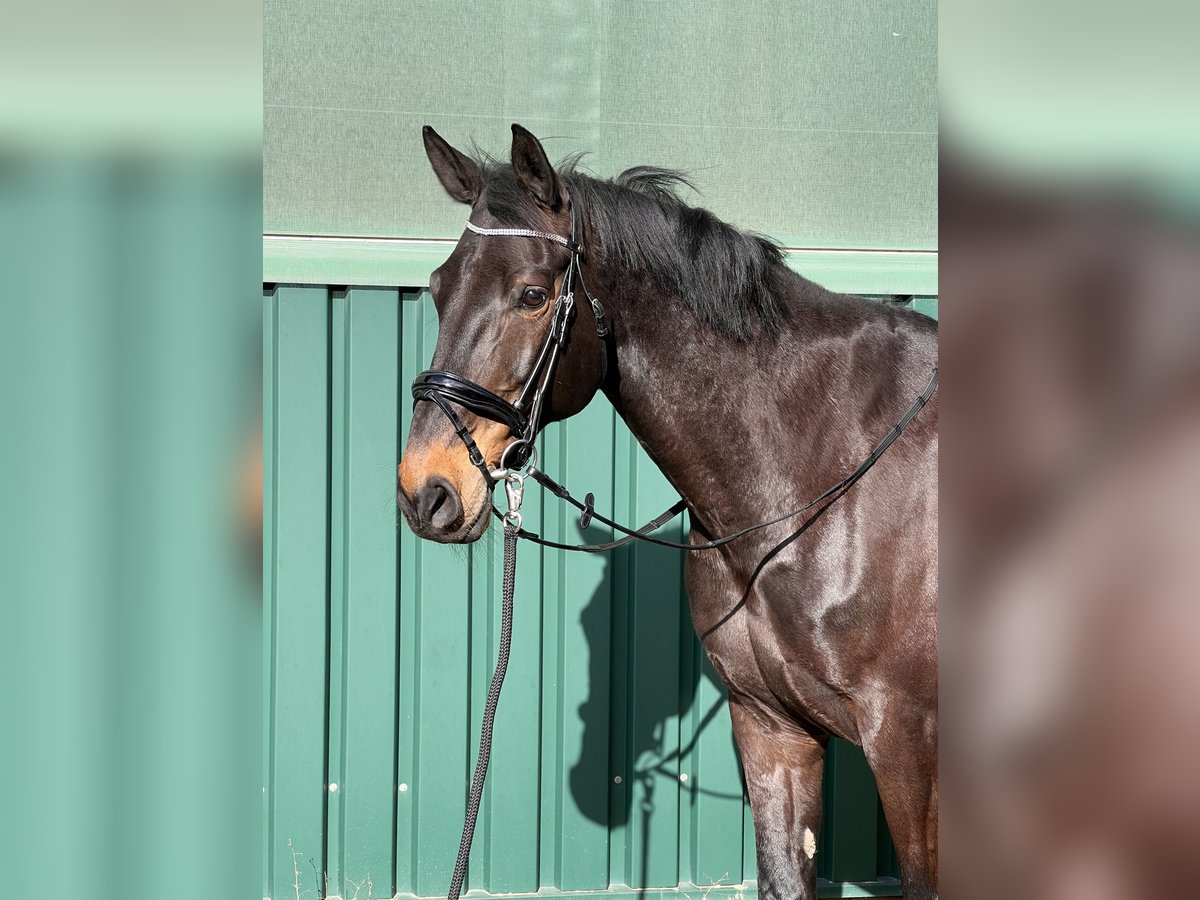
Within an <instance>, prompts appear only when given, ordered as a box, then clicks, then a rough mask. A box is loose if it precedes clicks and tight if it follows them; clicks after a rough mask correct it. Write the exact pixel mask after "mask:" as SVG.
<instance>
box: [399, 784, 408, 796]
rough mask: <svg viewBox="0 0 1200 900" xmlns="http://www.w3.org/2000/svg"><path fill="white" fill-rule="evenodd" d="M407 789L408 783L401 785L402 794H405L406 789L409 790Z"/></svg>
mask: <svg viewBox="0 0 1200 900" xmlns="http://www.w3.org/2000/svg"><path fill="white" fill-rule="evenodd" d="M407 790H408V785H407V784H402V785H400V793H402V794H403V793H404V792H405V791H407Z"/></svg>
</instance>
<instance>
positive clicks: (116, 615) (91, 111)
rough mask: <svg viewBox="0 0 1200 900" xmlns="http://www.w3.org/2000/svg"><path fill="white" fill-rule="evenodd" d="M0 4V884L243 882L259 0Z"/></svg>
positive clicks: (35, 891)
mask: <svg viewBox="0 0 1200 900" xmlns="http://www.w3.org/2000/svg"><path fill="white" fill-rule="evenodd" d="M0 21H2V23H3V24H0V85H2V87H0V276H2V277H0V285H2V287H0V293H2V296H3V309H4V316H3V324H2V325H0V372H2V373H3V375H2V377H0V384H2V387H0V396H2V397H3V423H4V426H3V427H4V432H3V440H2V441H0V448H2V449H0V459H2V460H3V464H2V465H0V479H2V483H3V492H2V494H0V496H3V501H2V502H3V510H4V512H3V517H2V519H0V536H2V540H0V597H3V607H4V616H5V621H4V623H3V624H2V625H0V682H2V684H3V697H4V700H3V711H4V715H3V739H2V740H0V760H2V762H3V771H4V772H5V775H6V781H7V786H6V788H5V790H4V802H3V809H4V814H3V816H0V860H3V863H4V871H5V875H6V890H9V891H12V892H13V893H14V894H16V895H19V896H28V897H37V896H49V895H54V894H68V895H75V896H83V897H96V898H109V897H118V896H120V897H163V896H172V897H197V898H198V897H213V896H223V897H232V896H237V895H241V896H254V893H253V891H254V886H255V878H256V876H257V873H258V869H259V859H260V851H259V837H258V835H259V831H258V822H259V818H260V808H261V779H260V777H259V767H260V765H261V742H260V740H259V736H258V735H259V731H260V729H259V726H258V722H259V712H258V710H259V707H260V705H261V704H260V700H259V697H260V687H259V684H260V675H259V673H260V665H259V662H258V659H259V654H260V649H259V648H260V641H261V638H260V633H261V632H260V628H259V621H260V616H261V601H260V597H259V569H258V560H257V551H256V550H254V546H255V545H256V543H257V540H258V538H257V533H258V529H259V526H258V524H257V522H258V504H257V501H256V500H255V499H254V496H253V495H254V493H255V491H256V490H257V487H256V484H255V482H256V479H257V473H258V471H259V463H258V458H257V449H256V448H255V446H254V444H255V435H256V434H257V430H258V421H259V418H260V416H259V399H258V389H257V387H256V385H257V384H258V383H259V368H260V359H261V357H260V353H261V351H260V349H259V348H260V340H259V337H258V335H259V331H260V328H261V326H260V324H259V323H260V310H259V306H258V304H259V302H260V301H259V297H260V296H261V294H260V289H259V286H258V282H259V272H260V267H261V243H260V240H261V239H260V237H259V234H260V231H261V221H262V216H261V164H260V135H261V32H262V28H261V9H260V8H258V7H257V6H256V5H255V4H254V3H243V2H238V3H230V2H224V0H217V2H214V3H204V4H179V3H171V2H167V3H158V2H155V3H149V2H145V0H123V2H120V3H80V2H77V0H66V2H59V0H55V2H49V3H45V4H20V5H17V4H6V5H5V7H4V11H3V16H2V17H0Z"/></svg>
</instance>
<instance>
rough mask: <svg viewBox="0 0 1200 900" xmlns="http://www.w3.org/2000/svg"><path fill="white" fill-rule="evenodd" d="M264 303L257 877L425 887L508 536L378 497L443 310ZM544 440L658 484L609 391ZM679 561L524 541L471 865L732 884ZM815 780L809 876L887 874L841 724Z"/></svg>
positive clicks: (571, 529)
mask: <svg viewBox="0 0 1200 900" xmlns="http://www.w3.org/2000/svg"><path fill="white" fill-rule="evenodd" d="M917 303H918V304H919V305H921V306H924V307H926V308H927V309H928V308H929V306H931V305H932V304H933V301H932V300H918V301H917ZM264 324H265V329H264V348H265V359H264V363H265V380H264V409H265V416H264V420H265V433H264V448H265V453H264V476H265V485H266V497H265V503H266V507H265V509H266V514H265V520H266V530H265V536H264V540H265V555H266V564H265V567H264V592H265V598H266V600H265V616H266V628H265V635H266V637H265V640H266V647H265V651H266V652H265V654H264V658H265V665H266V676H265V679H264V684H265V690H266V697H265V709H266V710H268V713H269V714H268V720H267V721H268V724H267V729H268V734H267V736H266V740H265V741H264V747H265V756H266V758H265V760H264V768H265V778H266V782H265V788H264V796H265V804H266V815H265V817H264V821H265V831H266V833H265V836H264V847H266V848H267V849H266V865H265V876H264V877H265V881H264V889H263V893H264V896H265V897H271V898H284V897H287V898H291V897H296V896H299V897H316V896H341V897H346V898H350V897H357V898H360V900H362V898H367V897H375V898H378V897H392V896H394V895H401V896H405V897H407V896H418V897H433V896H438V895H440V894H444V892H445V890H446V888H447V886H448V884H449V880H450V873H451V869H452V867H453V862H454V855H455V852H456V850H457V845H458V837H459V831H460V828H461V825H462V818H463V810H464V808H465V803H466V792H467V785H468V780H469V776H470V766H471V763H472V761H473V760H474V758H475V743H476V740H477V734H478V728H479V720H480V717H481V715H482V709H483V699H484V694H485V691H486V686H487V681H488V678H489V675H490V672H491V668H492V663H493V659H494V654H495V646H496V635H497V627H498V622H497V616H496V612H497V609H498V604H499V570H500V559H499V556H500V547H499V542H498V541H496V540H495V535H494V534H493V533H489V535H487V536H485V538H484V539H483V540H482V541H481V542H480V543H479V544H476V545H474V546H472V547H470V548H463V547H445V546H439V545H434V544H430V543H425V542H421V541H418V540H417V539H415V538H414V537H413V535H412V534H411V533H410V532H409V531H408V530H407V528H405V527H403V526H402V525H400V524H399V523H398V521H397V513H396V507H395V498H394V492H395V477H396V476H395V468H396V463H397V460H398V459H399V455H400V451H401V447H402V444H403V439H404V435H405V434H406V432H407V429H408V421H409V416H410V413H411V408H410V407H411V404H410V402H409V399H408V398H409V395H408V384H409V383H410V381H411V380H412V378H413V376H414V375H416V373H417V372H418V371H420V370H421V369H422V368H424V367H425V365H426V364H427V362H428V360H429V358H430V357H431V355H432V353H433V347H434V343H435V340H436V335H437V320H436V314H435V312H434V310H433V306H432V303H431V302H430V301H429V299H428V294H427V293H426V292H421V293H404V292H402V291H399V290H395V289H381V288H351V289H349V290H337V289H330V288H327V287H323V286H315V287H286V286H280V287H271V288H270V289H269V290H268V291H267V293H266V296H265V303H264ZM541 459H542V461H543V466H544V467H545V468H546V469H547V471H549V472H551V473H553V474H554V475H555V476H556V477H559V478H560V479H565V481H566V483H568V484H571V485H573V486H575V487H576V489H578V490H584V491H586V490H592V491H594V492H595V493H596V501H597V506H598V507H599V508H601V509H612V510H614V511H615V513H616V516H617V518H618V519H620V520H623V521H634V520H637V521H644V520H645V519H647V518H649V517H650V516H651V515H653V514H655V513H658V512H660V511H661V510H662V509H663V508H665V506H667V505H668V504H669V503H670V502H671V501H672V500H673V499H674V495H673V494H672V492H671V491H670V489H669V487H668V486H667V484H666V482H665V480H664V479H663V477H662V476H661V475H660V474H659V473H658V471H657V469H655V467H654V466H653V464H651V463H650V462H649V461H648V460H647V459H646V457H645V456H644V455H643V454H642V452H641V450H640V448H639V447H638V446H637V443H636V441H635V440H634V439H633V438H632V436H631V435H630V434H629V433H628V431H626V430H625V428H624V426H623V425H622V424H621V422H620V421H619V420H618V419H617V418H616V416H615V414H614V413H613V411H612V409H611V407H610V406H609V405H608V403H607V402H606V401H605V400H604V399H603V398H602V397H600V398H598V399H597V401H596V402H594V403H593V404H592V405H591V406H589V407H588V409H587V410H585V411H584V412H583V413H582V414H580V415H579V416H577V417H575V418H574V419H572V420H571V421H570V422H568V423H564V424H563V425H561V426H553V427H551V428H550V429H548V430H547V432H546V434H545V435H544V436H543V438H542V447H541ZM532 493H533V496H532V497H530V498H527V503H529V505H528V506H527V507H526V523H527V525H528V526H531V527H533V528H535V529H537V530H541V531H544V532H545V533H546V534H547V535H549V536H550V537H552V538H557V539H570V540H576V539H578V538H580V537H581V535H580V533H579V529H578V526H577V524H576V521H575V517H574V516H571V515H568V509H567V507H565V505H563V504H561V503H559V502H558V501H556V500H554V499H553V498H552V497H549V496H548V495H545V494H544V493H543V492H540V491H536V490H535V491H533V492H532ZM674 527H675V529H676V531H675V536H676V537H677V538H678V536H679V535H680V533H681V532H680V530H679V526H678V525H676V526H674ZM587 536H588V537H589V538H591V539H596V540H602V539H605V538H606V536H607V535H606V532H605V530H604V529H600V528H593V529H590V530H589V533H588V535H587ZM681 572H682V559H681V558H680V555H679V554H677V553H674V552H672V551H668V550H664V549H661V548H654V547H648V546H640V547H636V548H632V549H625V550H622V551H619V552H617V553H614V554H612V555H610V556H607V557H597V556H586V555H581V554H575V555H570V556H569V558H568V556H567V555H565V554H563V553H560V552H557V551H548V550H547V551H543V550H542V549H541V548H538V547H536V546H533V545H522V547H521V551H520V556H519V561H518V570H517V594H516V613H515V625H514V636H513V654H512V663H511V665H510V668H509V673H508V679H507V681H506V683H505V687H504V694H503V697H502V699H501V703H500V710H499V714H498V716H497V721H496V737H495V747H494V755H493V761H492V766H491V770H490V774H489V779H488V788H487V792H486V793H485V796H484V801H483V806H482V811H481V814H480V818H479V827H478V830H477V833H476V840H475V846H474V852H473V855H472V864H471V870H470V877H469V885H470V887H471V888H472V889H474V890H481V891H487V892H490V893H493V894H518V895H520V894H528V893H533V892H535V891H537V890H539V889H540V888H557V889H561V890H562V891H583V890H605V889H610V888H611V893H612V894H613V895H618V896H619V895H622V894H625V893H627V892H628V891H629V890H630V889H632V888H640V887H653V888H665V889H667V890H665V891H662V892H659V891H651V892H648V893H646V894H644V895H642V896H677V895H684V894H686V893H687V891H688V888H687V887H686V886H688V885H713V884H720V885H729V886H732V887H730V888H728V889H727V890H722V889H717V890H714V891H710V892H708V893H707V896H710V897H718V896H728V895H731V894H734V893H742V892H744V891H745V889H746V885H745V882H747V881H749V882H751V884H750V887H752V885H753V882H752V880H753V878H754V841H753V832H752V825H751V817H750V811H749V807H748V806H747V805H746V804H745V803H744V801H743V792H742V785H741V779H740V776H739V770H738V763H737V756H736V752H735V749H734V746H733V741H732V737H731V733H730V726H729V716H728V712H727V710H726V708H725V705H724V703H723V702H722V691H721V689H720V687H719V685H718V683H717V681H716V678H715V676H714V675H713V673H712V671H711V669H710V668H709V667H708V665H707V662H706V660H704V658H703V654H702V653H701V652H700V650H699V645H698V643H697V641H696V640H695V637H694V634H693V632H692V628H691V624H690V621H689V618H688V613H687V606H686V599H685V598H684V596H683V591H682V584H681ZM826 806H827V813H826V824H825V828H824V830H823V833H822V835H821V842H820V848H819V854H820V858H819V859H820V864H821V865H820V871H821V873H822V875H823V876H824V877H826V878H828V879H830V880H832V881H833V882H839V884H829V885H825V886H824V888H823V893H825V894H826V895H829V896H852V895H863V894H864V893H867V892H870V893H875V894H879V893H897V891H896V888H895V882H894V878H893V876H894V875H895V874H896V872H895V860H894V857H893V855H892V852H891V848H890V844H889V842H888V838H887V831H886V827H885V826H884V824H883V819H882V815H881V814H880V811H879V806H878V800H877V798H876V796H875V792H874V787H873V784H872V781H871V777H870V773H869V771H868V770H867V768H866V764H865V762H864V761H863V758H862V755H861V753H859V752H858V751H857V750H855V749H854V748H851V747H849V746H847V745H843V744H840V743H838V742H835V745H834V746H833V748H832V750H831V753H830V755H829V762H828V767H827V798H826ZM881 879H882V880H881ZM840 882H857V883H864V884H862V886H861V887H857V888H856V887H853V886H851V885H847V884H840ZM679 885H683V886H684V887H683V888H677V886H679ZM626 886H628V887H626ZM699 893H700V892H695V893H694V894H693V895H694V896H699Z"/></svg>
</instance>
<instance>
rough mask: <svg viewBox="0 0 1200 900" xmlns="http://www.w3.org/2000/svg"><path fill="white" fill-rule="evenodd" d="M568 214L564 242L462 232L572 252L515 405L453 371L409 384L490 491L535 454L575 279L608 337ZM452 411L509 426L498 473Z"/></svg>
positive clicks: (554, 237) (555, 237)
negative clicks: (443, 422)
mask: <svg viewBox="0 0 1200 900" xmlns="http://www.w3.org/2000/svg"><path fill="white" fill-rule="evenodd" d="M567 207H568V209H570V212H571V236H570V237H569V238H565V237H563V236H562V235H559V234H551V233H550V232H548V231H534V230H533V229H530V228H480V227H479V226H478V225H476V224H474V223H473V222H471V221H469V220H468V221H467V230H468V231H471V232H474V233H475V234H478V235H483V236H487V237H523V238H540V239H542V240H547V241H553V242H554V243H556V244H562V245H563V246H564V247H566V248H567V250H569V251H570V253H571V260H570V262H568V263H567V268H566V271H565V272H563V277H562V286H561V287H560V288H559V291H558V297H557V298H556V299H555V301H554V313H553V316H552V318H551V320H550V332H549V334H547V335H546V341H545V343H543V344H542V348H541V350H540V351H539V352H538V355H537V361H536V362H535V363H534V364H533V370H532V371H531V372H530V373H529V376H528V377H527V378H526V379H525V385H524V387H522V388H521V393H520V395H519V396H518V397H517V399H516V401H515V402H512V403H510V402H509V401H508V400H505V399H504V398H503V397H500V396H497V395H496V394H493V393H492V392H491V391H489V390H488V389H487V388H485V387H484V386H483V385H480V384H476V383H475V382H474V381H471V380H470V379H468V378H464V377H463V376H461V375H457V374H455V373H454V372H443V371H439V370H435V369H427V370H426V371H424V372H422V373H421V374H420V375H418V376H417V377H416V378H415V379H414V380H413V384H412V396H413V404H414V405H416V404H417V403H420V402H421V401H422V400H427V401H429V402H430V403H435V404H437V407H438V408H439V409H440V410H441V411H442V412H443V413H445V415H446V418H447V419H449V420H450V424H451V425H452V426H453V427H454V433H455V434H457V435H458V437H459V440H461V441H462V442H463V444H465V445H466V448H467V455H468V456H469V457H470V459H471V463H472V465H474V466H475V467H476V468H477V469H479V471H480V472H482V473H483V477H484V480H485V481H486V482H487V483H488V485H489V486H491V485H492V484H494V483H495V481H496V478H497V476H498V474H499V472H500V471H501V470H504V469H507V468H509V467H515V468H521V467H522V466H524V465H525V464H526V463H527V462H529V461H530V460H531V458H532V457H533V456H534V454H535V452H536V447H535V445H534V439H535V438H536V437H537V433H538V430H539V429H540V428H541V426H542V416H543V412H544V406H545V402H546V393H547V392H548V391H549V389H550V385H551V384H552V383H553V380H554V370H555V369H556V368H558V359H559V356H560V355H561V354H562V349H563V347H564V346H566V343H567V338H568V337H569V335H570V331H571V324H572V323H573V322H574V321H575V290H574V288H575V279H576V278H578V279H579V287H580V289H581V290H582V291H583V295H584V297H586V298H587V301H588V303H589V304H591V307H592V313H593V315H594V316H595V317H596V333H597V334H598V335H599V336H600V337H601V338H604V337H607V336H608V325H607V324H606V323H605V320H604V307H603V306H602V305H601V303H600V301H599V300H597V299H596V298H595V297H593V296H592V295H591V292H589V291H588V289H587V285H586V284H585V283H584V280H583V270H582V269H581V267H580V266H581V262H582V259H583V246H582V245H581V244H580V243H579V233H578V223H577V220H576V217H575V207H574V206H573V205H572V204H571V201H570V200H568V201H567ZM455 406H461V407H462V408H463V409H466V410H469V411H470V412H472V413H474V414H475V415H477V416H479V417H480V418H483V419H490V420H491V421H493V422H499V423H500V424H502V425H506V426H508V430H509V432H510V433H511V434H512V435H513V436H514V438H515V440H513V442H512V443H511V444H509V445H508V446H507V447H505V448H504V451H503V452H502V453H501V454H500V469H498V470H496V471H493V470H491V469H490V468H488V464H487V460H485V459H484V457H483V453H482V452H480V450H479V447H478V446H477V445H476V444H475V440H474V438H472V437H471V432H470V429H468V428H467V426H466V425H464V424H463V421H462V419H460V418H459V416H458V414H457V413H456V412H455V411H454V407H455Z"/></svg>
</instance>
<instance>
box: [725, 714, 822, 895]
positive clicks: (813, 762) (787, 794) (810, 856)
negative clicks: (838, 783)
mask: <svg viewBox="0 0 1200 900" xmlns="http://www.w3.org/2000/svg"><path fill="white" fill-rule="evenodd" d="M729 712H730V716H731V717H732V719H733V735H734V738H735V740H736V741H737V745H738V751H739V752H740V753H741V757H742V769H743V771H744V772H745V775H746V789H747V791H748V793H749V795H750V808H751V810H752V812H753V813H754V834H755V840H756V847H755V850H756V853H757V858H758V896H759V897H761V898H763V900H776V898H780V900H797V898H800V900H812V898H815V897H816V896H817V894H816V860H815V858H814V857H815V856H816V852H817V833H818V831H819V830H820V826H821V772H822V769H823V768H824V765H825V738H824V737H823V736H815V735H812V734H809V733H808V732H806V731H803V730H802V729H801V728H799V727H798V726H797V725H796V724H795V723H792V722H784V721H782V720H781V719H778V718H776V717H774V716H772V715H770V714H769V713H765V712H762V711H760V710H759V709H753V708H748V707H746V706H743V705H742V704H740V703H738V702H737V701H734V700H731V701H730V703H729Z"/></svg>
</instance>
